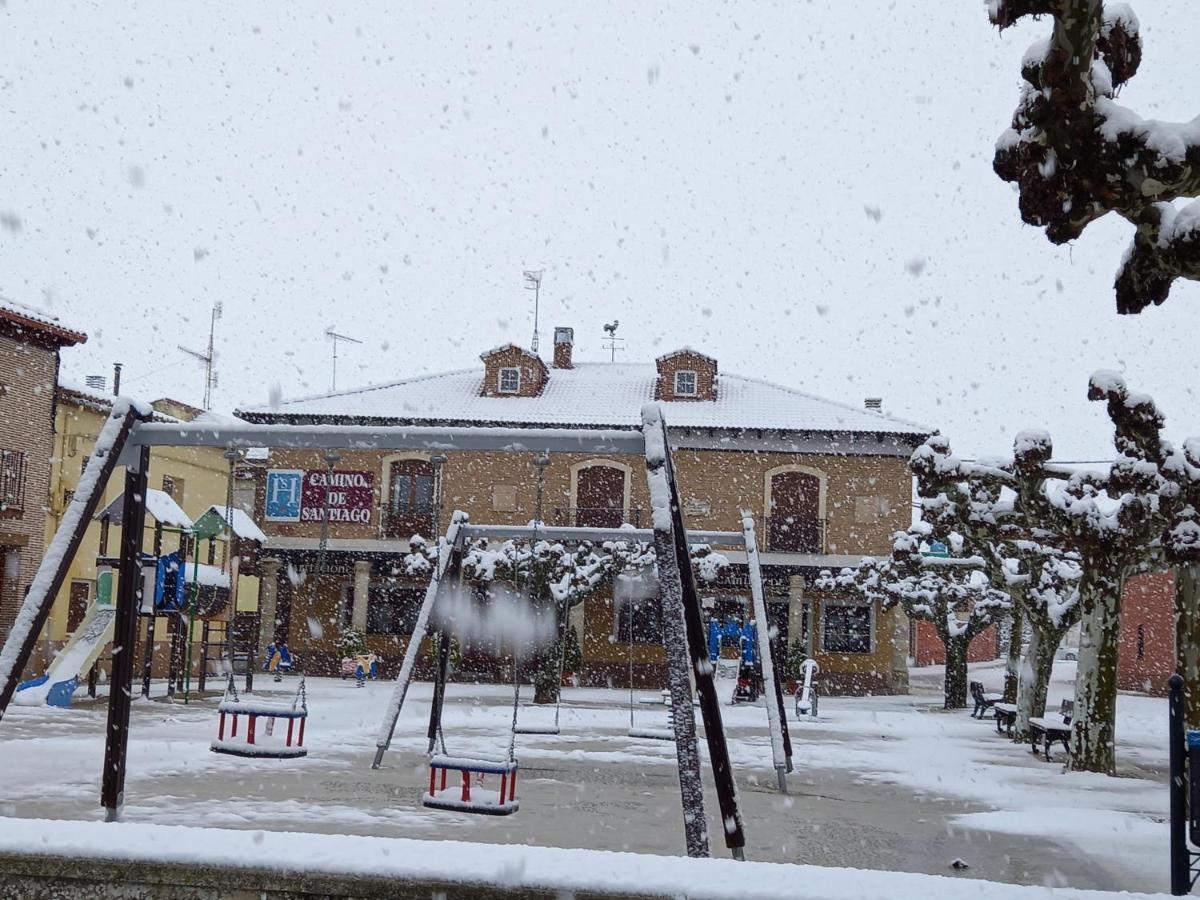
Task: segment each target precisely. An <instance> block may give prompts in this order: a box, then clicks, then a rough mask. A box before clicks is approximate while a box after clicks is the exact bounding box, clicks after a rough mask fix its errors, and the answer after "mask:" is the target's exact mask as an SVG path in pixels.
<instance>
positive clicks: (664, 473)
mask: <svg viewBox="0 0 1200 900" xmlns="http://www.w3.org/2000/svg"><path fill="white" fill-rule="evenodd" d="M642 433H643V436H644V439H645V454H646V477H647V481H648V482H649V487H650V498H651V506H652V516H653V523H654V549H655V554H656V558H657V562H658V572H659V579H660V583H661V585H662V601H663V630H664V643H665V644H666V647H667V663H668V667H669V668H668V674H669V676H670V685H671V709H672V713H673V719H674V729H675V747H676V754H677V756H678V759H679V785H680V792H681V794H682V799H683V823H684V830H685V833H686V835H687V845H688V856H708V855H709V849H708V826H707V820H706V819H705V817H704V814H703V810H704V790H703V782H702V781H701V778H700V754H699V748H698V747H697V745H696V715H695V712H694V711H693V709H692V694H691V685H690V682H689V679H688V674H689V673H688V670H687V660H688V657H689V656H690V658H691V675H692V677H694V678H695V682H696V695H697V697H698V699H699V701H700V715H701V718H702V719H703V721H704V736H705V740H706V742H707V744H708V755H709V759H710V760H711V763H712V770H713V780H714V781H715V782H716V788H717V802H718V805H719V806H720V809H721V822H722V824H723V825H724V828H723V831H724V833H725V846H726V847H727V848H728V849H729V851H730V854H731V855H732V856H733V858H734V859H737V860H743V859H745V850H744V848H745V846H746V834H745V830H744V828H743V825H742V813H741V810H740V808H739V806H738V796H737V785H736V784H735V783H734V780H733V766H732V763H731V762H730V759H729V747H728V745H727V744H726V742H725V726H724V723H723V722H722V720H721V707H720V701H719V700H718V699H717V691H716V686H715V684H714V683H713V667H712V664H711V663H710V662H709V661H708V643H707V641H706V640H705V636H704V618H703V614H702V613H701V609H700V595H699V593H698V592H697V590H696V578H695V573H694V572H693V571H692V560H691V553H690V551H689V550H688V538H687V531H686V529H685V526H684V522H683V510H682V506H681V504H680V501H679V490H678V485H677V484H676V481H675V467H674V464H673V463H672V460H671V447H670V444H669V443H668V442H667V424H666V422H665V420H664V419H663V414H662V407H661V406H659V405H658V404H657V403H648V404H646V405H645V406H644V407H642ZM681 632H682V633H681Z"/></svg>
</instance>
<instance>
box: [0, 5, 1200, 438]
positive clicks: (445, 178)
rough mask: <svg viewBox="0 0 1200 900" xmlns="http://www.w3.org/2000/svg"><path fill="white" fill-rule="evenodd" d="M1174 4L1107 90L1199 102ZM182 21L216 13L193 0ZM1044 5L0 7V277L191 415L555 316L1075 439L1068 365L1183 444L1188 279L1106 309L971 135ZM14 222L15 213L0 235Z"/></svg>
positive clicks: (584, 331)
mask: <svg viewBox="0 0 1200 900" xmlns="http://www.w3.org/2000/svg"><path fill="white" fill-rule="evenodd" d="M1190 7H1191V4H1190V3H1188V2H1187V0H1155V2H1150V0H1143V2H1142V3H1140V4H1137V5H1136V8H1137V12H1138V13H1140V15H1141V19H1142V26H1143V34H1144V37H1145V42H1146V56H1145V60H1144V63H1143V67H1142V72H1141V74H1139V75H1138V77H1137V78H1136V79H1134V81H1133V82H1132V83H1131V85H1130V86H1129V87H1127V88H1126V90H1125V93H1124V95H1123V97H1122V101H1123V102H1125V103H1127V104H1129V105H1130V106H1132V107H1133V108H1134V109H1136V110H1137V111H1139V112H1140V113H1142V114H1143V115H1146V116H1154V117H1159V118H1167V119H1189V118H1191V117H1192V116H1194V115H1196V114H1197V113H1200V108H1198V107H1200V96H1198V95H1197V92H1196V90H1195V85H1196V84H1197V71H1196V70H1197V59H1196V56H1195V52H1194V48H1195V46H1196V39H1197V37H1198V36H1200V23H1198V22H1197V21H1196V19H1195V16H1194V14H1193V10H1192V9H1191V8H1190ZM218 10H220V11H219V12H218ZM1047 27H1048V26H1046V25H1045V24H1044V23H1043V24H1030V25H1027V26H1025V27H1023V28H1020V29H1013V30H1010V31H1008V32H1006V33H1005V34H1004V35H1003V36H1001V35H999V34H998V33H997V32H996V31H995V30H994V29H992V28H991V27H990V26H989V25H988V22H987V17H986V13H985V11H984V6H983V3H982V2H964V0H920V2H916V0H909V2H894V3H884V2H882V0H854V2H851V0H827V2H824V3H816V2H803V0H787V2H766V0H753V2H742V3H715V2H700V0H686V2H670V3H644V2H636V3H635V2H622V3H615V2H614V3H600V2H596V3H566V2H564V3H557V4H552V3H536V2H529V0H521V2H509V3H492V2H487V3H484V2H476V3H466V2H462V0H458V2H450V0H441V2H437V3H407V4H394V3H354V4H331V3H320V4H318V3H303V2H289V3H287V4H282V3H277V2H271V3H252V2H237V3H226V4H223V5H221V4H216V3H211V4H198V3H134V2H123V3H119V4H111V3H110V4H99V3H74V4H72V3H53V4H52V3H46V2H41V0H35V2H24V0H7V3H6V2H5V0H0V159H3V165H0V213H4V214H5V215H4V216H3V221H5V222H7V223H8V224H7V225H5V226H4V227H3V228H0V294H4V295H6V296H8V297H11V298H12V299H15V300H18V301H24V302H27V303H33V304H37V305H41V306H43V307H47V308H49V309H50V310H52V311H53V312H54V313H55V314H56V315H58V316H59V317H61V318H63V319H64V320H66V321H67V322H68V323H69V324H71V325H72V326H75V327H78V328H81V329H83V330H85V331H87V332H88V333H89V334H90V335H91V339H90V340H89V342H88V343H87V345H86V346H85V347H83V348H81V349H78V350H71V351H68V352H67V353H66V354H65V356H64V364H65V369H66V374H67V375H68V376H69V377H71V378H73V379H77V380H82V377H83V375H85V374H87V373H91V372H104V373H105V374H108V373H109V370H110V367H111V364H112V362H113V361H114V360H121V361H123V362H124V363H125V364H126V369H125V371H126V376H125V377H126V382H125V383H126V385H127V387H128V390H129V392H132V393H138V394H142V395H145V396H150V397H156V396H160V395H163V394H169V395H172V396H175V397H178V398H180V399H183V400H186V401H190V402H199V400H200V398H201V394H202V388H203V384H202V381H203V378H202V373H201V371H200V368H199V367H198V366H197V365H196V364H195V363H194V362H192V361H190V360H189V359H187V358H186V357H185V356H184V355H183V354H182V353H180V352H179V351H178V350H177V349H175V348H176V344H178V343H183V344H187V345H189V346H192V347H195V348H197V349H201V348H202V347H203V344H204V341H205V339H206V337H207V323H208V310H209V307H210V306H211V304H212V302H213V301H214V300H221V301H223V302H224V305H225V317H224V319H223V321H222V322H221V323H220V325H219V332H218V341H217V349H218V352H219V354H220V359H219V371H220V376H221V384H220V387H219V389H218V390H217V391H216V395H215V403H214V405H215V406H216V408H218V409H225V410H228V409H231V408H232V407H234V406H235V405H237V404H239V403H248V402H263V401H265V400H266V399H267V396H268V392H269V391H270V390H271V388H272V386H273V385H279V386H280V387H281V388H282V391H283V393H284V395H285V396H287V395H294V394H299V393H305V394H308V393H315V392H318V391H322V390H324V389H327V387H328V385H329V379H330V347H329V345H328V342H327V341H326V340H325V339H324V338H323V332H324V331H325V329H326V328H327V327H328V326H330V325H333V326H335V327H336V328H337V329H338V330H339V331H341V332H343V333H346V334H349V335H353V336H355V337H358V338H361V339H362V340H363V341H364V344H363V345H362V346H358V347H351V348H349V349H345V350H344V351H343V352H344V354H345V358H344V359H343V360H342V365H341V368H340V371H339V387H350V386H352V385H354V384H362V383H368V382H379V381H387V380H392V379H395V378H399V377H403V376H406V375H412V374H419V373H422V372H431V371H442V370H446V369H452V368H461V367H466V366H472V365H476V364H477V363H478V354H479V353H480V352H481V351H482V350H484V349H486V348H488V347H490V346H493V345H495V344H497V343H500V342H502V341H506V340H513V341H518V342H520V343H524V344H527V343H528V340H529V334H530V331H531V303H530V301H529V295H528V294H527V293H526V292H525V291H523V290H522V281H521V271H522V269H526V268H545V270H546V275H545V281H544V289H543V294H542V337H543V351H544V352H545V351H546V349H547V348H548V346H549V340H550V334H551V329H552V327H553V326H554V325H557V324H563V325H572V326H574V328H575V334H576V342H577V356H579V357H581V358H585V359H586V358H591V359H598V358H601V357H602V354H603V351H602V350H601V349H600V339H601V337H602V333H601V330H600V329H601V325H602V324H603V323H604V322H606V321H609V320H611V319H613V318H618V319H620V321H621V329H620V330H621V334H623V335H624V336H625V337H626V338H627V339H628V342H627V345H626V346H627V348H628V349H627V351H626V352H625V353H624V354H623V356H622V358H623V359H625V360H628V361H635V360H648V359H651V358H653V357H654V356H655V355H657V354H659V353H662V352H664V351H666V350H670V349H673V348H675V347H677V346H679V345H681V344H684V343H687V344H691V345H694V346H697V347H700V348H703V349H705V350H707V351H708V352H709V353H711V354H712V355H714V356H716V357H717V358H718V360H719V361H720V365H721V367H722V368H723V369H724V370H727V371H731V372H737V373H739V374H745V375H752V376H757V377H764V378H768V379H771V380H774V381H779V382H782V383H785V384H788V385H792V386H795V387H799V388H802V389H805V390H809V391H812V392H815V393H819V394H823V395H826V396H829V397H831V398H835V399H840V400H843V401H847V402H852V403H859V402H861V400H862V398H863V397H864V396H869V395H881V396H883V397H884V398H885V406H886V408H887V409H888V410H889V411H891V412H894V413H896V414H898V415H902V416H905V417H908V418H913V419H917V420H920V421H923V422H926V423H929V424H931V425H935V426H938V427H940V428H941V429H942V430H943V431H944V432H946V433H947V434H949V435H950V436H951V438H952V440H953V441H954V443H955V445H956V447H957V448H958V449H960V451H962V452H963V453H967V454H974V453H981V452H995V451H1003V450H1005V449H1007V448H1008V447H1009V446H1010V445H1011V439H1012V434H1013V432H1014V431H1016V430H1017V429H1020V428H1025V427H1045V428H1049V429H1051V431H1052V432H1053V434H1054V437H1055V441H1056V450H1057V452H1058V455H1060V456H1062V457H1064V458H1080V457H1089V458H1091V457H1095V456H1096V455H1097V454H1101V453H1105V452H1107V451H1108V449H1109V447H1110V444H1109V432H1108V429H1107V427H1106V419H1105V417H1104V414H1103V409H1102V408H1101V407H1100V406H1099V405H1098V404H1089V403H1088V402H1087V401H1086V399H1085V391H1086V382H1087V377H1088V375H1089V373H1090V372H1091V371H1092V370H1094V369H1096V368H1101V367H1107V368H1116V369H1118V370H1121V371H1123V372H1125V373H1126V374H1127V377H1128V378H1129V379H1130V382H1131V384H1132V385H1134V386H1135V387H1136V388H1138V389H1140V390H1145V391H1147V392H1149V393H1151V394H1152V395H1153V396H1154V397H1155V398H1156V399H1157V400H1158V401H1159V402H1160V404H1161V405H1162V407H1163V409H1164V411H1165V412H1166V414H1167V416H1168V425H1169V430H1170V432H1171V433H1172V436H1174V437H1177V438H1182V437H1183V436H1186V435H1187V434H1191V433H1198V434H1200V412H1198V411H1197V409H1196V394H1195V389H1194V381H1195V371H1196V353H1195V341H1196V335H1195V329H1194V327H1193V322H1194V320H1195V304H1196V302H1197V300H1200V286H1198V285H1195V284H1188V283H1183V284H1180V285H1177V286H1176V288H1175V290H1174V292H1173V295H1172V298H1171V300H1170V301H1169V302H1168V304H1167V305H1166V306H1165V307H1163V308H1159V309H1155V310H1151V311H1150V312H1148V313H1145V314H1143V315H1142V316H1140V317H1123V318H1119V317H1118V316H1117V315H1116V314H1115V312H1114V301H1113V295H1112V287H1111V285H1112V278H1113V274H1114V272H1115V270H1116V267H1117V264H1118V262H1119V260H1120V257H1121V254H1122V252H1123V250H1124V247H1125V245H1126V243H1127V241H1128V239H1129V229H1128V228H1127V227H1126V226H1124V225H1123V224H1121V223H1119V222H1116V221H1111V222H1110V221H1105V222H1103V223H1100V224H1099V225H1094V226H1092V228H1091V229H1089V231H1088V232H1087V233H1086V234H1085V236H1084V238H1083V239H1082V240H1081V241H1079V242H1078V243H1077V244H1076V245H1075V246H1073V247H1064V248H1056V247H1052V246H1051V245H1050V244H1049V243H1048V242H1047V241H1046V240H1045V239H1044V238H1043V237H1042V235H1041V233H1040V232H1039V231H1035V230H1033V229H1030V228H1027V227H1026V226H1024V225H1022V224H1021V223H1020V220H1019V218H1018V215H1017V208H1016V196H1015V194H1014V193H1013V192H1012V190H1011V188H1010V187H1009V186H1008V185H1006V184H1004V183H1002V182H1001V181H999V180H998V179H997V178H996V177H995V175H994V174H993V173H992V171H991V159H992V146H993V143H994V141H995V138H996V137H997V135H998V134H999V133H1000V131H1001V130H1002V129H1003V128H1004V126H1005V125H1006V124H1007V122H1008V120H1009V118H1010V117H1011V113H1012V109H1013V107H1014V105H1015V103H1016V99H1017V92H1018V88H1019V63H1020V58H1021V55H1022V53H1023V51H1024V49H1025V47H1026V46H1027V45H1028V44H1029V43H1030V42H1031V41H1032V40H1033V39H1034V38H1035V37H1038V36H1040V35H1042V34H1044V33H1046V28H1047ZM16 220H19V226H16V227H14V226H15V224H16Z"/></svg>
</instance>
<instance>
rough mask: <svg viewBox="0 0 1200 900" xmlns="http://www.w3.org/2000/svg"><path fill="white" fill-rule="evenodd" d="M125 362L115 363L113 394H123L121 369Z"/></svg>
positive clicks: (118, 395)
mask: <svg viewBox="0 0 1200 900" xmlns="http://www.w3.org/2000/svg"><path fill="white" fill-rule="evenodd" d="M123 366H124V364H123V363H113V396H114V397H120V396H121V369H122V367H123Z"/></svg>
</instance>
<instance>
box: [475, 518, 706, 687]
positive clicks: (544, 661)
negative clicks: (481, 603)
mask: <svg viewBox="0 0 1200 900" xmlns="http://www.w3.org/2000/svg"><path fill="white" fill-rule="evenodd" d="M692 561H693V564H694V566H695V568H696V572H697V574H698V575H699V577H700V578H701V579H702V580H704V581H712V580H714V579H715V578H716V577H717V576H718V575H719V574H720V571H721V570H722V569H723V568H724V567H725V566H727V565H728V564H729V560H728V559H727V558H726V557H725V556H723V555H721V554H719V553H715V552H713V551H712V549H711V548H710V547H707V546H705V545H695V546H693V547H692ZM654 565H655V553H654V547H653V546H651V545H650V544H648V543H642V542H638V541H620V540H615V541H604V542H602V543H592V542H589V541H583V542H579V543H575V544H566V543H563V542H561V541H547V540H540V541H536V542H533V543H530V542H529V541H515V540H506V541H501V542H498V543H491V542H489V541H487V540H486V539H484V540H479V541H476V542H475V543H473V544H472V545H471V546H470V547H469V548H468V549H467V552H466V553H465V554H464V556H463V566H462V571H463V578H464V579H465V580H467V581H468V582H471V583H474V584H477V585H480V586H487V585H490V584H492V583H497V582H504V583H508V584H511V585H513V586H514V587H515V588H516V589H517V590H518V591H520V592H521V593H522V594H524V595H525V596H527V597H528V598H529V600H530V602H531V603H533V604H534V607H535V609H537V610H538V611H539V612H540V613H541V614H544V615H552V616H554V621H555V623H556V626H557V630H556V634H557V635H558V638H557V640H556V642H555V644H554V645H553V646H551V647H544V648H541V649H540V651H539V653H538V674H537V677H536V678H535V681H534V702H535V703H553V702H554V701H555V700H556V699H557V697H558V690H559V688H560V687H561V685H560V684H559V678H558V670H559V659H560V655H561V653H562V647H561V645H560V644H559V643H558V642H559V641H562V640H563V639H564V635H565V624H566V618H567V614H568V612H569V610H570V608H571V607H572V606H575V605H576V604H578V603H582V602H583V601H584V600H586V599H587V598H588V597H590V596H592V595H593V594H595V593H596V592H597V591H598V590H600V589H601V588H602V587H606V586H611V585H612V584H613V583H614V581H615V580H616V578H617V576H619V575H625V576H630V577H643V576H646V575H648V574H650V573H652V572H653V571H654Z"/></svg>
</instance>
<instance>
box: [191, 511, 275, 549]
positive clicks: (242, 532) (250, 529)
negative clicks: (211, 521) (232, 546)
mask: <svg viewBox="0 0 1200 900" xmlns="http://www.w3.org/2000/svg"><path fill="white" fill-rule="evenodd" d="M231 512H232V515H231V514H230V513H231ZM210 513H211V514H212V515H214V516H216V517H217V518H218V519H220V520H221V522H222V523H226V524H228V525H229V527H230V529H231V530H232V531H233V533H234V534H235V535H237V536H238V537H240V538H242V540H246V541H254V542H255V543H259V544H265V543H266V542H267V536H266V535H265V534H263V532H262V529H261V528H259V527H258V526H257V525H256V524H255V523H254V520H253V519H252V518H250V517H249V516H248V515H246V513H245V511H244V510H241V509H238V508H237V507H236V506H235V507H232V510H230V508H229V507H227V506H225V504H221V505H220V506H217V505H213V506H210V507H209V508H208V509H206V510H205V511H204V515H203V516H201V517H200V519H199V520H198V521H197V527H199V524H200V523H201V522H203V521H204V519H205V517H206V516H208V515H209V514H210Z"/></svg>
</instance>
